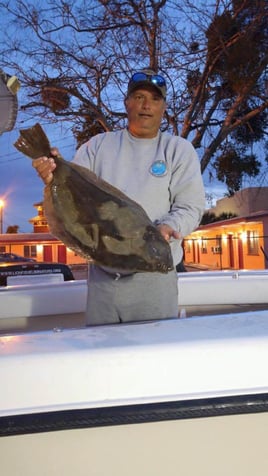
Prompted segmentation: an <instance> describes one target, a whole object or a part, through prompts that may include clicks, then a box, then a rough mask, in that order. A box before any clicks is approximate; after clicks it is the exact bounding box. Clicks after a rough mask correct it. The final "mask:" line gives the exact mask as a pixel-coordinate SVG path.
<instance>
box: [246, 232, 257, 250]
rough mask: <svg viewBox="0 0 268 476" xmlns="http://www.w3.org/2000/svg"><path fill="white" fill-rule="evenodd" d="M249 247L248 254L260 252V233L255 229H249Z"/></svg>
mask: <svg viewBox="0 0 268 476" xmlns="http://www.w3.org/2000/svg"><path fill="white" fill-rule="evenodd" d="M247 248H248V255H258V254H259V235H258V232H257V231H255V230H248V231H247Z"/></svg>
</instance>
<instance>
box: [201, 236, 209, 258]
mask: <svg viewBox="0 0 268 476" xmlns="http://www.w3.org/2000/svg"><path fill="white" fill-rule="evenodd" d="M207 252H208V242H207V240H205V239H204V238H201V253H203V254H207Z"/></svg>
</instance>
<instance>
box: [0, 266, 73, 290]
mask: <svg viewBox="0 0 268 476" xmlns="http://www.w3.org/2000/svg"><path fill="white" fill-rule="evenodd" d="M72 280H74V276H73V273H72V271H71V269H70V268H69V266H68V265H66V264H63V263H46V262H37V261H35V262H31V263H30V262H20V263H19V262H17V263H15V262H10V263H7V262H6V263H2V262H1V261H0V286H7V285H15V284H39V283H44V282H59V281H72Z"/></svg>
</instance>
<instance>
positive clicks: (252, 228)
mask: <svg viewBox="0 0 268 476" xmlns="http://www.w3.org/2000/svg"><path fill="white" fill-rule="evenodd" d="M208 212H209V213H213V214H214V215H215V216H216V217H220V216H221V215H222V214H223V213H225V214H230V215H236V216H235V217H232V218H229V219H226V220H220V221H214V222H213V223H208V224H207V225H201V226H199V228H198V229H197V230H195V231H194V232H193V233H191V234H190V235H188V236H187V237H186V238H185V240H184V258H185V264H186V265H187V264H188V265H191V264H195V265H199V266H200V267H201V268H202V267H204V268H205V267H209V268H212V269H267V268H268V187H251V188H246V189H243V190H240V191H239V192H237V193H235V194H234V196H232V197H226V198H222V199H220V200H218V201H217V203H216V206H215V207H214V208H211V209H210V210H208Z"/></svg>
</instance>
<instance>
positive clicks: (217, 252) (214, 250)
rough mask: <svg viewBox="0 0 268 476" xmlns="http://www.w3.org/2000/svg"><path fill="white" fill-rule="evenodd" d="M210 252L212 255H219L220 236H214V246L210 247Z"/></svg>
mask: <svg viewBox="0 0 268 476" xmlns="http://www.w3.org/2000/svg"><path fill="white" fill-rule="evenodd" d="M211 251H212V253H213V254H214V255H216V254H221V235H216V239H215V246H212V247H211Z"/></svg>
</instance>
